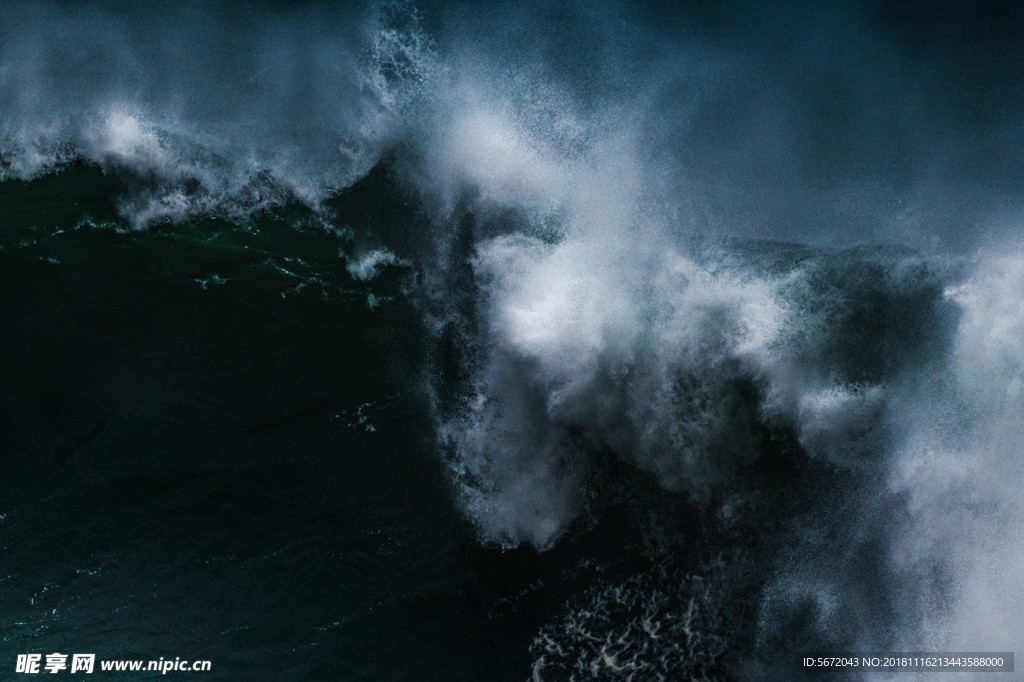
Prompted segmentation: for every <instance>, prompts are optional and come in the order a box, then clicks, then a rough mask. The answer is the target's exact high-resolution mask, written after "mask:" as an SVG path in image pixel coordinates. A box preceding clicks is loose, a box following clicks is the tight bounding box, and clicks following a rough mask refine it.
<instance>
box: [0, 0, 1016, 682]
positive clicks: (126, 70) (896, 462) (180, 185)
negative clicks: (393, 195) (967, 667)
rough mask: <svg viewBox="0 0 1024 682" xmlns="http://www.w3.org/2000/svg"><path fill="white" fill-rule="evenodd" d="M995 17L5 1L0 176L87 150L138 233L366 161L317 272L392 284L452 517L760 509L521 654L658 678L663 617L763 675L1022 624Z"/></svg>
mask: <svg viewBox="0 0 1024 682" xmlns="http://www.w3.org/2000/svg"><path fill="white" fill-rule="evenodd" d="M1018 19H1019V17H1018V16H1016V13H1015V11H1014V10H1010V9H1007V8H1005V7H999V8H978V7H973V6H972V7H971V8H967V7H966V6H964V7H962V8H960V9H957V8H955V7H952V6H951V7H949V8H947V10H946V11H943V12H939V11H928V10H925V9H919V8H916V7H913V6H911V5H905V4H899V3H896V4H886V3H861V4H846V5H844V6H842V7H836V6H831V5H819V4H818V3H812V4H809V5H808V6H793V7H789V8H774V9H772V10H770V11H769V10H765V9H758V8H757V6H756V5H754V6H751V7H743V6H740V5H732V4H726V5H722V6H716V7H705V8H700V9H680V8H676V7H658V6H634V5H629V6H626V5H620V4H614V3H605V4H599V5H594V4H591V3H583V4H579V5H571V6H567V7H564V8H560V9H553V8H551V7H548V6H546V5H544V4H536V5H531V6H529V7H523V8H521V9H510V8H508V7H506V6H498V7H493V6H485V5H476V4H468V5H455V4H450V3H445V4H444V6H431V5H425V6H423V7H419V8H417V7H415V6H413V5H412V4H409V3H404V2H392V3H378V4H366V5H359V6H352V7H347V8H339V7H336V6H334V5H330V6H327V5H319V4H304V5H300V6H297V7H288V6H276V5H273V4H266V5H258V6H256V7H254V8H248V9H237V8H236V9H227V8H219V9H214V8H210V7H209V6H207V5H199V4H196V5H189V4H184V5H183V4H181V3H174V4H167V5H161V6H159V7H154V6H153V5H152V4H147V5H145V6H141V5H139V6H136V5H130V6H122V5H116V4H108V3H95V4H91V5H87V6H80V5H75V6H68V5H62V4H46V3H37V4H33V5H32V6H31V7H30V8H24V7H14V6H5V7H3V8H0V27H2V28H0V109H2V111H3V112H4V116H3V118H2V122H0V173H2V176H3V179H5V180H8V181H10V180H25V179H30V178H34V177H37V176H40V175H43V174H47V173H53V172H58V171H60V169H62V168H63V167H65V166H67V165H68V164H71V163H75V162H86V163H90V164H96V165H98V166H100V167H101V168H102V169H104V171H105V172H106V173H108V174H111V175H116V176H118V177H119V178H121V179H122V180H123V184H124V187H125V189H124V193H123V195H122V196H121V198H120V203H119V206H118V210H119V211H120V215H121V217H122V219H123V220H124V221H125V223H127V224H128V225H130V226H131V227H134V228H137V229H144V228H146V227H148V226H150V225H153V224H158V223H167V222H171V223H175V222H181V221H185V220H188V219H191V218H194V217H197V216H209V215H215V216H221V217H226V218H229V219H233V220H239V221H244V220H245V219H246V216H249V215H251V214H253V213H254V212H259V211H266V210H270V209H274V208H275V207H280V206H283V205H285V204H291V203H300V204H304V205H306V206H308V207H309V208H311V209H312V210H313V211H315V212H316V213H317V214H318V215H320V216H321V217H322V219H323V221H324V223H325V224H326V225H328V226H331V227H336V228H339V229H340V228H351V229H352V230H354V231H355V232H356V233H357V234H358V233H359V232H360V229H361V228H362V227H363V226H361V225H359V224H354V225H348V224H337V223H339V222H340V220H341V218H339V217H338V215H336V213H335V212H334V208H333V204H332V200H333V198H334V197H337V196H338V194H339V193H341V194H344V193H345V192H346V191H347V188H351V187H352V186H353V185H354V183H356V182H357V181H359V180H360V179H361V178H364V177H365V176H366V175H367V173H369V172H370V170H371V169H373V168H375V167H387V168H388V169H390V172H391V173H392V174H393V175H394V177H395V178H396V179H397V182H398V184H399V185H400V186H401V188H402V192H403V193H404V194H403V196H404V197H407V198H411V200H413V201H415V203H416V206H417V209H416V211H417V215H418V218H417V219H416V220H417V221H418V222H416V223H415V224H414V225H403V226H398V227H396V228H395V229H394V230H392V232H393V233H394V234H393V235H391V237H390V243H386V244H384V245H381V244H379V243H376V242H379V241H388V238H386V237H381V236H380V235H373V236H372V238H371V237H369V236H367V237H366V239H367V243H368V244H370V243H371V242H373V244H370V246H367V249H366V251H365V252H364V253H362V254H361V255H359V257H358V258H355V259H353V260H352V262H351V263H350V265H349V271H350V272H351V273H353V276H355V277H357V278H359V279H368V278H372V277H373V276H374V273H375V272H376V270H377V269H378V268H379V267H386V266H388V265H394V264H402V265H403V266H408V267H412V268H415V269H416V271H417V272H418V273H419V275H420V276H419V277H418V279H417V282H418V284H417V286H416V287H415V290H414V291H411V292H410V295H411V296H413V297H414V298H415V299H416V300H417V302H418V305H419V307H420V309H421V310H422V313H423V315H424V318H425V319H426V320H427V322H428V323H429V325H430V326H431V328H432V329H434V330H435V332H436V347H437V352H436V357H437V358H438V359H437V361H436V363H434V364H433V365H431V366H430V367H427V368H424V377H425V378H424V387H423V389H424V391H426V392H428V393H429V394H430V395H431V396H433V401H434V406H435V407H434V409H435V416H436V418H435V426H436V429H437V433H438V443H439V450H441V451H442V453H443V457H444V458H445V462H446V463H447V465H448V466H449V468H450V470H451V478H452V481H453V491H454V494H455V497H456V500H457V504H459V505H460V507H461V509H462V510H463V511H464V513H465V515H466V517H467V518H468V519H469V520H470V521H471V522H472V523H473V524H474V526H475V528H476V529H477V532H478V535H479V538H480V540H481V542H483V543H488V544H495V545H499V546H502V547H506V548H512V547H516V546H520V545H527V546H532V547H534V548H537V549H540V550H545V549H548V548H551V547H553V546H555V545H556V544H557V543H559V542H560V541H561V540H562V539H563V538H565V537H566V535H567V534H571V533H572V532H573V529H574V528H576V527H578V526H579V525H580V524H586V523H599V519H600V515H601V509H602V508H603V505H604V504H606V497H607V496H610V495H613V493H612V492H609V490H610V489H614V488H615V485H616V484H615V482H614V480H611V482H609V476H610V474H609V472H613V471H620V470H625V471H629V472H632V474H630V475H633V474H636V473H637V472H639V474H638V475H640V476H641V477H644V480H650V481H653V482H655V483H656V484H657V486H659V487H660V488H661V489H663V490H664V491H667V492H668V493H669V494H671V495H673V496H674V497H675V498H677V499H679V500H684V501H685V502H684V504H685V505H686V506H687V508H688V509H689V510H691V511H694V513H696V514H697V517H696V518H698V519H699V523H700V524H704V526H706V527H707V528H710V529H712V530H714V532H716V533H717V532H721V533H726V534H727V535H728V534H729V533H738V534H742V533H743V532H744V529H746V530H749V531H750V532H752V533H754V534H755V535H757V537H758V538H759V539H758V540H757V541H756V542H755V543H754V545H755V548H756V549H753V550H749V552H748V554H746V555H745V556H746V557H747V558H746V559H736V560H735V561H736V564H735V565H743V561H753V559H752V558H751V557H757V558H759V559H758V560H759V561H760V560H763V563H760V564H759V568H758V571H759V572H761V573H764V575H762V576H761V578H760V582H756V583H755V584H753V585H751V584H749V583H743V587H742V589H741V588H737V587H730V586H729V584H728V580H726V579H724V578H720V579H718V580H717V581H714V585H717V587H713V588H711V587H707V585H705V584H704V583H700V584H699V585H698V584H697V583H696V582H694V580H695V579H694V578H693V577H692V576H690V577H686V578H685V579H684V578H678V577H677V578H671V579H670V578H666V579H665V583H664V584H663V585H661V586H658V585H655V586H651V585H648V584H647V583H645V582H642V581H640V579H638V578H630V579H628V580H626V581H625V582H622V583H621V584H617V585H616V584H612V585H608V586H607V587H606V588H605V589H599V590H594V591H592V592H590V593H588V594H585V595H582V596H581V598H580V600H579V601H578V603H574V604H571V605H568V606H567V607H566V612H565V614H564V617H562V618H561V619H560V620H557V621H554V622H552V623H550V624H549V625H548V626H546V627H545V628H544V629H542V630H541V632H540V633H539V634H538V639H537V641H536V642H535V643H534V646H533V648H532V649H531V651H533V652H534V653H535V667H534V678H535V679H562V678H563V677H567V678H568V677H570V676H571V675H573V674H575V675H584V673H586V672H587V671H591V672H594V671H598V672H600V674H601V675H607V676H609V678H611V677H612V676H613V675H614V674H617V671H618V670H619V668H620V667H621V666H622V665H625V662H626V661H629V665H632V666H634V667H635V671H639V672H637V674H638V675H642V674H643V675H646V674H650V675H655V674H662V675H668V676H670V677H671V675H672V674H676V673H679V672H680V671H679V670H677V669H675V668H671V667H669V668H665V666H668V665H669V663H667V661H670V660H672V659H673V658H674V657H675V658H678V656H679V655H680V653H679V652H680V651H683V650H684V649H685V647H684V649H680V648H679V646H680V645H679V641H680V638H681V637H685V636H686V635H685V633H686V632H688V631H689V630H688V629H689V628H690V623H691V621H692V622H693V623H705V624H706V627H708V628H712V629H714V628H718V630H716V631H715V632H714V633H709V634H707V638H706V641H705V642H704V644H701V645H700V646H699V647H698V646H697V645H696V644H694V645H693V646H692V647H691V649H690V650H691V651H699V652H703V653H700V656H698V657H697V658H700V660H702V661H703V660H705V658H706V659H707V660H713V659H714V656H715V652H717V651H720V650H721V651H730V650H732V651H741V650H742V651H743V652H744V653H743V655H742V656H740V657H739V659H740V660H739V661H738V662H734V663H733V664H732V666H733V667H732V668H731V670H732V671H733V672H732V674H737V675H738V674H745V675H755V674H756V675H761V676H772V675H775V674H776V672H773V671H777V670H781V668H780V669H776V668H772V667H771V666H772V665H773V664H772V663H771V661H770V656H769V654H768V653H766V652H769V651H770V650H771V648H772V647H773V646H775V647H781V648H783V649H787V650H797V649H801V647H804V648H806V647H809V646H811V645H815V646H821V647H823V648H824V647H827V646H831V647H841V648H845V649H848V650H855V649H861V650H871V649H874V650H879V649H891V650H899V649H904V650H919V651H920V650H936V651H952V650H981V651H996V650H1013V649H1018V650H1020V649H1024V628H1022V627H1021V625H1020V623H1019V613H1020V608H1019V606H1020V599H1021V595H1024V568H1022V567H1024V550H1022V548H1024V502H1022V501H1021V496H1020V494H1019V491H1020V490H1021V486H1022V485H1024V468H1022V465H1021V455H1020V452H1019V449H1020V443H1022V442H1024V421H1022V420H1021V418H1020V417H1021V415H1022V414H1024V344H1022V342H1021V339H1022V338H1024V303H1022V300H1024V299H1022V297H1021V296H1020V293H1021V291H1022V290H1024V240H1022V239H1021V234H1020V230H1019V227H1018V226H1019V224H1020V208H1021V207H1020V202H1019V196H1018V195H1017V193H1016V191H1015V188H1016V187H1018V186H1019V181H1020V179H1021V178H1022V175H1024V173H1022V171H1024V165H1022V161H1021V155H1020V154H1019V149H1020V148H1021V142H1022V139H1024V138H1022V133H1024V126H1022V123H1021V121H1024V118H1021V116H1020V115H1019V114H1020V112H1021V110H1022V106H1024V83H1022V78H1021V74H1020V73H1019V71H1017V70H1014V67H1013V64H1014V63H1019V62H1015V60H1016V59H1017V58H1019V56H1020V55H1019V54H1018V52H1019V49H1020V48H1019V47H1017V45H1016V40H1015V36H1016V35H1017V34H1016V33H1015V31H1014V30H1012V29H1013V26H1015V25H1016V23H1015V22H1016V21H1017V20H1018ZM51 36H58V37H59V38H60V39H59V40H52V39H51V38H50V37H51ZM358 240H359V237H358V236H357V241H358ZM374 240H376V242H375V241H374ZM612 479H614V477H612ZM639 504H640V505H641V506H642V505H643V501H642V500H641V501H640V502H639ZM651 513H652V514H653V513H654V512H653V511H651ZM688 518H689V517H688ZM688 522H689V521H688ZM658 523H659V524H660V525H661V526H664V527H669V528H672V529H673V532H676V531H678V532H682V530H680V528H679V527H678V526H679V523H680V522H679V520H678V519H672V518H667V519H666V518H662V519H661V520H660V521H659V522H658ZM687 532H689V530H688V529H687ZM729 537H732V536H729ZM723 546H724V547H726V548H729V547H730V546H729V545H728V544H726V545H722V546H719V549H721V548H722V547H723ZM733 549H735V548H733ZM748 549H749V548H748ZM659 551H661V552H662V553H664V554H671V553H672V552H676V551H684V550H679V549H678V546H677V544H676V543H674V542H667V543H665V544H663V547H662V549H661V550H659ZM729 551H732V550H731V549H730V550H729ZM737 551H738V550H737ZM726 563H728V562H726ZM707 570H708V572H710V573H713V574H719V575H726V576H729V575H733V576H734V572H731V571H730V569H728V568H724V567H723V565H721V564H714V565H713V567H712V568H708V569H707ZM667 575H668V574H667ZM734 577H735V576H734ZM737 580H739V578H737ZM670 584H671V586H668V585H670ZM709 590H710V591H709ZM687 595H689V596H687ZM693 595H698V596H699V599H698V598H697V597H693ZM691 597H693V598H692V599H691ZM686 599H690V601H689V602H688V603H690V604H691V605H696V606H692V608H691V610H690V611H687V610H686V609H685V608H683V609H680V608H679V607H678V604H676V603H675V602H676V601H679V600H686ZM694 599H696V601H694ZM740 601H742V602H743V603H744V604H746V607H745V608H747V610H748V611H749V610H750V608H749V605H750V604H751V603H753V604H756V607H755V608H753V611H751V613H749V614H748V615H747V616H745V618H746V620H743V618H740V617H739V616H735V617H731V619H730V617H729V616H727V615H722V614H723V613H726V612H728V611H729V609H734V610H735V609H737V608H739V607H736V605H735V604H736V603H737V602H740ZM693 608H699V609H704V610H703V611H700V613H701V614H704V615H695V613H696V612H695V611H693ZM609 609H611V610H613V611H614V610H616V609H618V610H619V611H620V612H621V611H623V610H625V612H626V613H627V615H626V616H624V617H623V618H625V620H622V619H620V620H615V619H614V618H612V617H610V616H607V613H609ZM645 609H646V611H645ZM616 618H618V616H616ZM687 619H689V620H687ZM737 619H739V620H737ZM613 620H614V621H615V622H614V623H613V624H612V621H613ZM580 623H583V625H581V624H580ZM730 623H731V624H732V625H730ZM736 623H746V624H745V625H742V626H741V625H736ZM602 628H604V630H602ZM657 628H661V630H657ZM730 628H731V629H730ZM658 632H664V633H669V634H671V637H669V638H667V639H665V640H662V639H659V635H658ZM595 633H597V634H595ZM612 634H614V635H615V637H614V638H612V639H615V638H618V639H619V640H628V641H629V644H628V646H626V648H625V650H628V651H627V652H626V653H624V654H623V655H622V656H621V657H620V658H618V659H616V658H615V656H614V655H613V654H614V652H611V653H610V650H609V649H608V648H607V647H606V648H603V649H602V648H601V647H597V648H595V647H594V645H593V642H594V637H598V638H599V639H600V638H604V637H605V635H607V636H608V637H611V636H612ZM612 639H609V642H611V641H612ZM749 642H753V644H749ZM669 644H672V645H673V646H675V647H676V648H673V649H665V648H659V647H666V646H669ZM694 647H697V648H694ZM625 650H624V651H625ZM694 656H697V654H694ZM702 657H703V658H702ZM693 660H697V659H696V658H694V659H693ZM765 661H768V662H765ZM694 665H697V663H694ZM701 665H704V663H701ZM780 665H781V664H780ZM593 666H597V667H593ZM659 666H661V667H659ZM759 666H760V667H759ZM693 670H696V668H694V669H693ZM693 670H690V671H689V672H691V673H692V672H693ZM700 670H701V671H703V672H701V674H710V673H708V670H710V668H701V669H700ZM573 671H575V672H573ZM736 671H743V672H742V673H738V672H736ZM598 672H594V674H595V675H596V674H598ZM693 674H696V673H693ZM778 674H779V675H782V673H781V672H779V673H778ZM645 679H646V678H645Z"/></svg>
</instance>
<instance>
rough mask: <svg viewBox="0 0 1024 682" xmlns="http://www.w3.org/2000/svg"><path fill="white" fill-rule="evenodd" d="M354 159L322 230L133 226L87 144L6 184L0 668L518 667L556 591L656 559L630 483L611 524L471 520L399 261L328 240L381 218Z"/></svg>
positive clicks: (404, 673)
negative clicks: (486, 538) (184, 661)
mask: <svg viewBox="0 0 1024 682" xmlns="http://www.w3.org/2000/svg"><path fill="white" fill-rule="evenodd" d="M367 182H369V183H371V186H369V187H368V186H367ZM367 182H364V183H362V184H360V185H357V186H356V187H355V188H354V189H353V190H351V191H350V192H349V193H348V194H346V195H343V196H341V197H340V198H338V200H337V201H336V203H335V209H336V211H337V213H336V222H337V224H336V225H335V227H337V228H339V229H338V231H337V232H330V231H328V230H325V229H324V228H323V226H322V225H321V224H319V223H318V222H317V221H316V220H314V219H313V217H312V216H310V215H309V214H308V213H306V212H304V211H302V210H300V209H295V210H282V211H281V212H280V213H278V214H273V215H270V214H266V215H259V216H256V217H255V218H253V219H252V220H251V221H249V222H246V223H245V224H234V223H230V222H224V221H208V222H202V223H195V224H187V225H178V226H169V225H164V226H157V227H154V228H152V229H150V230H148V231H145V232H132V231H130V230H128V229H126V227H125V226H124V225H122V224H121V223H119V222H118V219H117V218H116V210H115V204H116V200H117V197H118V195H119V192H120V191H122V189H123V188H122V187H121V186H120V184H119V181H118V180H116V179H114V178H111V177H108V176H104V175H103V174H102V173H101V172H100V171H99V170H98V169H95V168H91V167H73V168H70V169H67V170H65V171H63V172H61V173H58V174H55V175H49V176H45V177H43V178H41V179H38V180H36V181H33V182H30V183H21V182H8V183H5V184H4V185H2V186H0V212H2V213H0V221H2V229H0V392H2V394H0V444H2V449H0V454H2V457H3V463H2V467H3V471H4V473H3V476H2V478H0V481H2V483H0V552H2V556H3V567H2V569H0V604H3V609H2V612H0V641H2V643H3V649H4V657H5V658H4V661H3V666H4V671H5V672H4V675H7V674H8V672H10V671H13V665H14V657H15V655H16V654H17V653H29V652H39V653H50V652H53V651H58V652H64V653H75V652H82V653H96V654H97V656H98V658H100V659H103V658H139V659H156V658H159V657H161V656H163V657H165V658H174V657H176V656H179V657H182V658H188V659H207V660H210V661H212V665H213V670H212V673H210V674H205V675H202V678H203V679H218V680H220V679H223V680H250V679H251V680H278V679H280V680H285V679H287V680H506V679H507V680H523V679H526V678H527V677H528V676H529V674H530V661H531V654H530V651H529V646H530V643H531V641H532V640H533V638H534V637H535V636H536V634H537V631H538V628H540V627H541V626H542V625H543V624H544V623H545V622H546V621H548V620H549V619H551V618H552V617H554V616H555V615H556V614H557V613H559V612H560V610H562V609H563V608H564V605H565V603H566V601H567V600H569V599H571V598H572V597H573V595H578V594H580V593H581V592H583V591H584V590H586V589H587V588H588V587H589V586H591V585H594V584H597V582H599V581H600V580H603V579H605V578H607V577H609V576H616V575H630V574H643V573H644V572H645V571H649V570H652V568H653V567H654V566H655V565H656V564H658V563H659V561H660V560H658V559H657V558H656V557H653V556H648V557H647V558H645V557H644V554H643V547H642V544H643V538H642V533H641V532H640V530H639V528H638V527H637V526H635V525H632V524H633V521H635V520H636V519H635V518H634V517H633V516H631V515H630V514H629V513H626V512H622V513H616V512H615V511H614V510H615V509H616V508H617V507H621V508H622V509H620V512H621V511H622V510H624V509H626V508H627V507H628V506H629V504H630V502H629V500H623V501H621V503H618V502H614V501H613V502H611V503H610V504H609V505H608V509H610V510H612V511H611V513H610V514H609V518H608V519H606V521H605V523H604V525H603V527H602V530H601V536H600V538H601V539H599V538H598V535H597V533H596V531H595V530H594V528H593V527H592V526H589V527H588V526H586V525H585V524H584V525H583V526H581V527H580V528H578V529H577V532H575V533H573V534H572V536H571V537H570V538H568V539H567V540H566V541H565V542H563V543H562V544H560V545H559V546H558V547H557V548H556V549H555V550H553V551H550V552H546V553H537V552H536V551H534V550H532V549H526V548H524V549H519V550H515V551H511V552H506V551H501V550H499V549H495V548H488V547H482V546H481V545H480V544H479V543H478V542H477V541H476V539H475V535H474V533H473V530H472V528H471V527H470V525H469V523H468V522H467V521H466V520H465V519H464V517H463V516H462V515H460V514H459V513H458V512H457V511H456V509H455V505H454V502H453V495H452V491H451V490H450V488H449V483H448V480H447V478H446V477H445V475H444V470H443V465H442V458H441V456H440V455H439V453H438V451H437V447H436V445H435V439H434V434H433V426H432V421H431V418H430V410H429V407H428V404H427V397H426V393H425V391H424V390H423V383H424V379H425V373H429V371H430V370H429V367H431V366H432V365H433V364H436V363H434V362H433V360H432V359H431V358H432V356H431V353H432V352H433V351H432V350H431V346H430V344H429V343H428V342H427V338H428V336H429V335H428V334H427V333H426V330H425V329H424V328H423V326H422V325H423V323H422V322H421V319H422V318H421V316H420V315H418V314H417V312H416V310H415V309H414V303H413V302H412V301H411V300H410V297H409V296H407V295H404V294H403V291H405V290H406V285H407V284H408V282H409V279H408V278H409V277H411V276H412V273H411V271H410V270H409V269H407V268H402V267H392V268H390V269H387V270H386V271H385V272H384V273H383V274H382V275H381V276H380V277H377V278H375V279H373V280H371V281H370V282H360V281H357V280H354V279H353V278H352V277H350V276H349V275H348V274H347V272H346V269H345V266H344V260H343V259H342V258H341V257H340V255H339V252H344V251H345V250H346V249H351V248H352V246H353V238H352V235H351V232H346V231H345V229H344V228H346V227H352V225H353V221H355V222H357V223H359V227H361V228H362V232H361V234H363V235H364V236H365V235H374V234H379V233H381V232H386V231H387V230H388V229H395V226H394V225H393V224H391V226H390V228H389V223H388V221H394V220H396V215H395V213H394V212H395V211H399V212H400V211H401V209H392V212H391V213H388V212H387V211H385V212H384V213H383V214H382V213H381V212H380V210H379V209H378V210H369V212H367V210H364V209H360V208H359V202H363V201H365V200H366V199H367V194H366V193H367V192H369V193H370V194H371V195H372V194H373V192H375V191H381V190H380V188H377V189H374V187H373V186H372V183H373V182H382V183H385V184H386V179H384V180H381V179H380V178H378V177H377V176H371V178H370V179H369V180H368V181H367ZM399 205H400V204H399ZM406 218H408V219H409V220H414V214H412V213H410V214H408V215H407V216H406ZM425 368H426V369H425ZM637 485H638V486H639V487H638V488H635V489H634V490H633V492H635V491H636V490H643V491H646V493H649V494H651V495H654V496H657V495H658V494H657V493H655V492H654V490H653V485H651V484H648V483H647V482H645V481H639V482H638V483H637ZM646 493H645V494H646ZM667 499H668V502H666V503H667V504H674V503H673V502H672V501H671V497H669V498H667ZM630 519H632V520H630ZM661 563H663V562H661ZM7 659H10V660H7ZM97 674H98V675H100V673H98V672H97ZM172 674H173V673H172ZM123 675H127V673H125V674H123ZM100 676H102V675H100ZM193 677H196V678H198V677H199V675H198V674H196V675H194V676H193ZM132 678H133V679H147V675H145V674H134V675H132Z"/></svg>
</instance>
